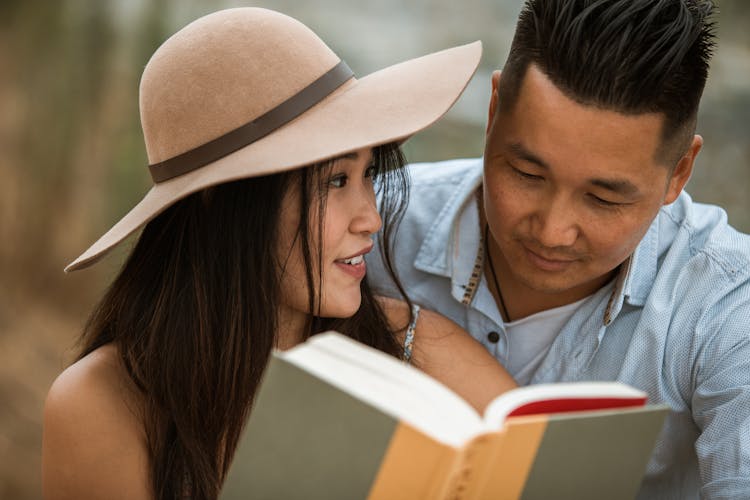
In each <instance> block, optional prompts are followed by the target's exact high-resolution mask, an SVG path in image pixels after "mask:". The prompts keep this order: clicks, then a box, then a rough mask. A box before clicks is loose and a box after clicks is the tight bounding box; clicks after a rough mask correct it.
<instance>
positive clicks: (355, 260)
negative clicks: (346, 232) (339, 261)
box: [344, 255, 365, 266]
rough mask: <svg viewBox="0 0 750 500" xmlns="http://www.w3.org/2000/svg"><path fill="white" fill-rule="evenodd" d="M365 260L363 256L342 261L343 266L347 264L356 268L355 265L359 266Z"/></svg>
mask: <svg viewBox="0 0 750 500" xmlns="http://www.w3.org/2000/svg"><path fill="white" fill-rule="evenodd" d="M364 260H365V258H364V256H362V255H357V256H356V257H352V258H351V259H344V264H349V265H350V266H356V265H357V264H361V263H362V262H363V261H364Z"/></svg>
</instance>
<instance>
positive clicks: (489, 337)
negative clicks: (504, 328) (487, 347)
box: [487, 332, 500, 344]
mask: <svg viewBox="0 0 750 500" xmlns="http://www.w3.org/2000/svg"><path fill="white" fill-rule="evenodd" d="M487 340H489V341H490V342H492V343H493V344H497V341H498V340H500V334H499V333H497V332H490V333H488V334H487Z"/></svg>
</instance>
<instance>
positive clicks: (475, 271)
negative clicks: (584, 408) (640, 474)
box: [367, 159, 750, 499]
mask: <svg viewBox="0 0 750 500" xmlns="http://www.w3.org/2000/svg"><path fill="white" fill-rule="evenodd" d="M410 173H411V177H412V191H411V194H410V202H409V208H408V210H407V213H406V216H405V218H404V220H403V222H402V224H401V227H400V228H399V231H398V233H397V234H396V237H395V238H394V239H393V242H392V243H393V244H394V252H393V254H392V257H393V260H394V263H395V266H396V269H397V272H398V274H399V277H400V279H401V281H402V283H403V284H404V286H405V288H406V290H407V291H408V293H409V295H410V297H411V298H412V299H413V300H414V301H415V302H416V303H418V304H420V305H422V306H423V307H426V308H428V309H432V310H435V311H439V312H441V313H442V314H444V315H445V316H448V317H449V318H451V319H452V320H453V321H455V322H456V323H458V324H459V325H461V326H463V327H464V328H465V329H467V330H468V331H469V332H471V334H472V335H473V336H474V337H475V338H476V339H477V340H478V341H479V342H481V343H482V344H483V345H484V346H485V347H486V348H487V349H488V350H489V351H490V352H491V353H493V354H494V355H495V357H496V358H497V359H498V360H499V361H500V362H503V361H504V357H505V355H506V350H507V338H506V336H505V329H504V327H503V322H502V319H501V317H500V314H499V312H498V310H497V307H496V305H495V302H494V299H493V298H492V295H491V294H490V292H489V289H488V288H487V282H486V280H485V278H484V276H483V274H482V273H481V266H478V265H477V262H478V259H477V255H478V253H479V252H480V251H481V235H480V231H479V219H478V217H479V215H478V210H477V200H476V192H477V188H478V187H479V186H480V185H481V182H482V160H481V159H470V160H453V161H447V162H441V163H422V164H414V165H412V166H410ZM378 253H379V252H378V250H377V249H376V251H374V252H372V253H371V254H370V255H369V256H368V259H367V264H368V266H369V268H368V279H369V280H370V283H371V284H372V285H373V286H374V288H375V289H376V290H377V291H378V292H379V293H382V294H385V295H390V296H398V293H397V291H396V289H395V287H394V285H393V284H392V283H391V282H390V280H388V279H387V274H386V273H385V271H384V269H383V264H382V260H381V259H380V257H379V255H378ZM490 332H497V334H499V335H495V334H493V335H488V333H490ZM490 339H497V341H496V342H494V343H493V342H491V341H490ZM416 341H417V342H419V339H416ZM579 380H619V381H622V382H625V383H627V384H630V385H632V386H634V387H637V388H639V389H642V390H644V391H646V392H647V393H648V395H649V402H651V403H664V404H667V405H669V406H670V407H671V409H672V412H671V414H670V415H669V417H668V419H667V422H666V424H665V426H664V428H663V430H662V433H661V435H660V437H659V439H658V442H657V444H656V446H655V449H654V453H653V456H652V458H651V461H650V463H649V465H648V469H647V474H646V477H645V479H644V482H643V484H642V485H641V491H640V494H639V498H653V499H667V498H674V499H686V498H699V497H705V498H749V499H750V237H749V236H747V235H744V234H741V233H739V232H737V231H735V230H734V229H732V228H731V227H730V226H729V225H728V224H727V220H726V214H725V213H724V211H723V210H721V209H720V208H718V207H714V206H708V205H702V204H698V203H693V202H692V200H691V199H690V197H689V196H688V195H687V194H686V193H682V194H681V195H680V197H679V198H678V199H677V200H676V201H675V202H674V203H672V204H671V205H669V206H666V207H663V208H662V210H661V211H660V212H659V214H658V216H657V217H656V219H655V220H654V222H653V223H652V224H651V227H650V228H649V230H648V232H647V234H646V235H645V236H644V238H643V240H642V241H641V243H640V244H639V245H638V247H637V248H636V250H635V252H634V253H633V255H632V256H631V258H630V259H629V260H628V261H626V263H625V264H624V265H623V266H621V271H620V273H619V275H618V277H617V278H616V280H615V282H614V286H608V287H604V288H603V289H601V290H599V291H598V292H596V293H594V295H592V296H591V297H590V298H589V299H588V300H586V301H585V302H584V303H583V304H582V305H581V306H580V308H579V309H578V310H577V311H576V312H575V313H574V314H573V316H572V317H571V318H570V320H569V321H568V322H567V323H566V324H565V326H564V327H563V328H562V330H561V331H560V333H559V334H558V335H557V337H556V338H555V340H554V341H553V343H552V345H551V347H550V350H549V353H548V354H547V356H546V358H545V359H544V361H543V362H542V363H541V365H540V366H539V368H538V369H537V370H536V372H535V373H534V374H533V376H532V378H531V383H532V384H534V383H541V382H558V381H559V382H562V381H579Z"/></svg>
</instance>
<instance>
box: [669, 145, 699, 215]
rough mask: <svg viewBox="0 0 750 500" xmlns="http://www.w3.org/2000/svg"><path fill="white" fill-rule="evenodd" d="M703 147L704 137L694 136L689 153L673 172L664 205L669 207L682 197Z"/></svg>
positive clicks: (681, 159)
mask: <svg viewBox="0 0 750 500" xmlns="http://www.w3.org/2000/svg"><path fill="white" fill-rule="evenodd" d="M702 147H703V137H701V136H699V135H695V136H693V142H691V143H690V147H689V148H688V150H687V153H685V155H684V156H683V157H682V158H680V161H678V162H677V165H676V166H675V168H674V171H673V172H672V177H671V178H670V179H669V185H667V194H666V196H665V197H664V204H665V205H669V204H670V203H672V202H673V201H674V200H676V199H677V197H678V196H679V195H680V192H681V191H682V188H684V187H685V184H687V181H688V180H690V174H692V173H693V165H694V164H695V158H696V157H697V156H698V153H700V150H701V148H702Z"/></svg>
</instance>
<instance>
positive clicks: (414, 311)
mask: <svg viewBox="0 0 750 500" xmlns="http://www.w3.org/2000/svg"><path fill="white" fill-rule="evenodd" d="M411 317H412V320H411V323H409V326H408V327H407V328H406V336H404V356H403V358H404V361H405V362H406V363H409V364H410V363H411V351H412V346H413V345H414V332H415V331H416V329H417V319H419V306H418V305H417V304H412V306H411Z"/></svg>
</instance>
